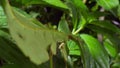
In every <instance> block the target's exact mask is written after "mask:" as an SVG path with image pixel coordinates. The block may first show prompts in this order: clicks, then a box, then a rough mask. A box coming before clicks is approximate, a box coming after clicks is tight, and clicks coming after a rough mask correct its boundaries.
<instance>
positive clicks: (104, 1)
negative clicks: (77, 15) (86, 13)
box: [96, 0, 119, 10]
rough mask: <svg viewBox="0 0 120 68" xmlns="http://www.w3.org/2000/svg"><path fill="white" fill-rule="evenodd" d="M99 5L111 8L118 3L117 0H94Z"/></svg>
mask: <svg viewBox="0 0 120 68" xmlns="http://www.w3.org/2000/svg"><path fill="white" fill-rule="evenodd" d="M96 1H97V2H98V4H99V5H100V6H102V7H103V8H105V9H107V10H111V9H112V8H115V7H117V6H118V5H119V0H96Z"/></svg>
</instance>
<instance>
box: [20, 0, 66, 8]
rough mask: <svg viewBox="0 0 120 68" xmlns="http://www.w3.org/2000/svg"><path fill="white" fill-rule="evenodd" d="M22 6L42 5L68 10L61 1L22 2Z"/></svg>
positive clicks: (28, 0) (30, 0) (27, 0)
mask: <svg viewBox="0 0 120 68" xmlns="http://www.w3.org/2000/svg"><path fill="white" fill-rule="evenodd" d="M22 2H23V3H24V4H27V5H30V4H43V5H49V6H50V5H52V6H55V7H59V8H63V9H68V7H67V6H66V5H65V4H64V3H63V2H62V1H61V0H22Z"/></svg>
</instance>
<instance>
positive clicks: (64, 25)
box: [58, 16, 70, 34]
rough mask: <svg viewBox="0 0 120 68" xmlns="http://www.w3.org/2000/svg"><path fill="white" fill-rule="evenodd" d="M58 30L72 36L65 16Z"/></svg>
mask: <svg viewBox="0 0 120 68" xmlns="http://www.w3.org/2000/svg"><path fill="white" fill-rule="evenodd" d="M58 30H59V31H61V32H64V33H67V34H70V29H69V27H68V23H67V21H66V20H65V17H64V16H63V17H62V18H61V20H60V22H59V25H58Z"/></svg>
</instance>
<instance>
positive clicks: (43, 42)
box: [1, 0, 67, 64]
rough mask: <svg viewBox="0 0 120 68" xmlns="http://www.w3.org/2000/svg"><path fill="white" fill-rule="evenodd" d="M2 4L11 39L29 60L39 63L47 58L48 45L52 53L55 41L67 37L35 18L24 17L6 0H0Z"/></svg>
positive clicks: (54, 51) (54, 49) (54, 50)
mask: <svg viewBox="0 0 120 68" xmlns="http://www.w3.org/2000/svg"><path fill="white" fill-rule="evenodd" d="M1 2H2V6H3V8H4V11H5V12H6V15H7V18H8V25H9V29H10V33H11V35H12V37H13V39H14V40H15V41H16V43H17V45H18V47H19V48H20V49H21V50H22V52H23V53H24V54H25V55H26V56H28V57H29V58H30V59H31V61H33V62H34V63H36V64H41V63H43V62H45V61H47V60H48V59H49V56H48V53H47V48H48V47H49V46H50V47H51V50H52V52H53V54H55V53H56V42H61V41H63V40H66V39H67V36H66V35H65V34H63V33H60V32H57V31H55V30H49V29H48V28H46V27H45V26H43V25H42V24H40V23H39V22H38V21H37V20H35V19H33V18H29V17H26V16H25V15H23V14H22V13H20V12H19V11H18V10H16V9H14V8H12V7H11V6H10V5H9V3H8V0H2V1H1Z"/></svg>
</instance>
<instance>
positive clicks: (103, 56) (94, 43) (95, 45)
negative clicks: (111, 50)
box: [80, 34, 109, 68]
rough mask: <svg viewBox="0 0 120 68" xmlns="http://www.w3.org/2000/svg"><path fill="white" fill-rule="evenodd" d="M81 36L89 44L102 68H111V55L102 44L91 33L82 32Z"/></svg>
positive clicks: (93, 55) (92, 53) (91, 51)
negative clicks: (109, 55)
mask: <svg viewBox="0 0 120 68" xmlns="http://www.w3.org/2000/svg"><path fill="white" fill-rule="evenodd" d="M80 36H81V38H82V39H83V40H84V42H85V43H86V44H87V46H88V49H89V51H90V54H91V55H92V57H93V58H94V59H95V61H97V63H98V65H100V67H102V68H109V57H108V55H107V53H106V51H105V49H104V48H103V47H102V45H101V44H100V43H99V42H98V40H96V39H95V38H93V37H92V36H90V35H87V34H81V35H80Z"/></svg>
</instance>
